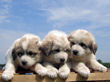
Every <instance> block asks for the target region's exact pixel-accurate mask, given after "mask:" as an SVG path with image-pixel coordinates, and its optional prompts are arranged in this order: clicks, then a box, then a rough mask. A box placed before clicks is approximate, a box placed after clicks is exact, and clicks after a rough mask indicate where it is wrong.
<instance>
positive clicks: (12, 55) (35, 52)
mask: <svg viewBox="0 0 110 82" xmlns="http://www.w3.org/2000/svg"><path fill="white" fill-rule="evenodd" d="M39 47H40V38H39V37H38V36H35V35H32V34H25V35H24V36H22V37H21V38H19V39H17V40H16V41H15V42H14V43H13V45H12V46H11V47H10V48H9V49H8V51H7V54H6V65H5V70H4V72H3V74H2V78H3V79H4V80H6V81H8V80H11V79H12V78H13V76H14V74H15V72H16V70H17V68H18V67H19V66H20V67H22V68H24V69H30V70H32V71H35V72H37V73H38V74H39V75H45V74H46V71H41V70H43V69H45V68H44V67H43V66H42V65H41V64H40V63H39V62H41V60H42V55H41V52H40V50H39ZM39 70H40V72H39Z"/></svg>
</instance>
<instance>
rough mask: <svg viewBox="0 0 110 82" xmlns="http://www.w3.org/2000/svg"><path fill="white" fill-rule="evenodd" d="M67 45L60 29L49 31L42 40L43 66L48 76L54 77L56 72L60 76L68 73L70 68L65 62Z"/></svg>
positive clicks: (63, 76) (65, 36) (64, 76)
mask: <svg viewBox="0 0 110 82" xmlns="http://www.w3.org/2000/svg"><path fill="white" fill-rule="evenodd" d="M69 45H70V44H69V41H68V39H67V35H66V34H65V33H64V32H62V31H51V32H49V33H48V35H47V36H46V37H45V38H44V40H43V41H42V45H41V50H42V52H43V54H44V56H43V57H44V58H43V59H44V66H45V67H46V68H47V75H48V76H49V77H51V78H55V77H57V74H58V75H59V76H60V77H61V78H66V77H67V76H68V75H69V73H70V69H69V67H68V66H67V64H66V61H67V59H68V54H67V51H68V49H70V46H69Z"/></svg>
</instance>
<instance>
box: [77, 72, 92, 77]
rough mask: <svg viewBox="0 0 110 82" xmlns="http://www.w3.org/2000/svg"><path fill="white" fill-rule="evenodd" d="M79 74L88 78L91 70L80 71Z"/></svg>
mask: <svg viewBox="0 0 110 82" xmlns="http://www.w3.org/2000/svg"><path fill="white" fill-rule="evenodd" d="M79 74H80V75H81V76H82V77H85V78H87V77H88V76H89V75H90V71H89V70H86V71H81V72H79Z"/></svg>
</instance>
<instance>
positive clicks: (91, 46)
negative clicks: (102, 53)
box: [90, 43, 97, 55]
mask: <svg viewBox="0 0 110 82" xmlns="http://www.w3.org/2000/svg"><path fill="white" fill-rule="evenodd" d="M90 50H91V51H92V52H93V53H94V55H95V53H96V51H97V44H96V43H91V45H90Z"/></svg>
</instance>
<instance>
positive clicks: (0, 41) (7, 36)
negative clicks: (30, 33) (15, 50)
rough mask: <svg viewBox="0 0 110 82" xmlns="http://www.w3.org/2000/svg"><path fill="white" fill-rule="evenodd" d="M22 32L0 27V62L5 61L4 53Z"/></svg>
mask: <svg viewBox="0 0 110 82" xmlns="http://www.w3.org/2000/svg"><path fill="white" fill-rule="evenodd" d="M23 34H24V32H19V31H12V30H6V29H5V30H4V29H0V63H5V53H6V51H7V49H8V48H9V47H10V46H11V45H12V43H13V42H14V40H16V39H17V38H19V37H21V36H22V35H23Z"/></svg>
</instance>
